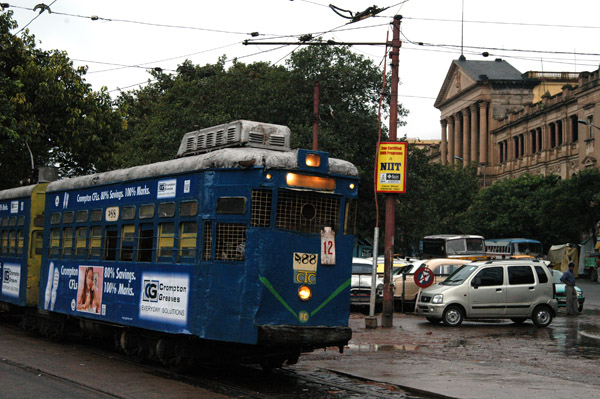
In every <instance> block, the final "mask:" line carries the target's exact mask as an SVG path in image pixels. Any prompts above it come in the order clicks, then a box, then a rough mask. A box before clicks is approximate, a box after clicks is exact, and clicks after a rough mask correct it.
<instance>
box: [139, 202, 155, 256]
mask: <svg viewBox="0 0 600 399" xmlns="http://www.w3.org/2000/svg"><path fill="white" fill-rule="evenodd" d="M140 212H141V208H140ZM152 213H153V214H154V208H152ZM153 253H154V225H152V224H141V225H140V239H139V242H138V256H137V260H138V262H152V259H153V258H154V256H153V255H154V254H153Z"/></svg>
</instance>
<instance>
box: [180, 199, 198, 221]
mask: <svg viewBox="0 0 600 399" xmlns="http://www.w3.org/2000/svg"><path fill="white" fill-rule="evenodd" d="M197 214H198V201H196V200H193V201H181V203H180V204H179V216H182V217H183V216H196V215H197Z"/></svg>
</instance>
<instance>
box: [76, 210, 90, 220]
mask: <svg viewBox="0 0 600 399" xmlns="http://www.w3.org/2000/svg"><path fill="white" fill-rule="evenodd" d="M87 219H88V211H86V210H83V211H77V214H76V215H75V221H76V222H77V223H85V222H87Z"/></svg>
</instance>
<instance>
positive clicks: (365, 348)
mask: <svg viewBox="0 0 600 399" xmlns="http://www.w3.org/2000/svg"><path fill="white" fill-rule="evenodd" d="M426 346H427V345H411V344H404V345H390V344H358V345H357V344H350V345H348V348H347V349H348V350H350V351H353V352H370V353H373V352H416V351H417V350H418V349H419V348H424V347H426Z"/></svg>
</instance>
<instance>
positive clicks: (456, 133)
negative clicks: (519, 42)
mask: <svg viewBox="0 0 600 399" xmlns="http://www.w3.org/2000/svg"><path fill="white" fill-rule="evenodd" d="M435 107H436V108H438V109H439V110H440V111H441V120H440V123H441V142H440V146H439V151H438V152H437V154H431V155H432V161H433V162H441V163H442V164H444V165H451V164H454V165H468V164H470V163H474V164H475V165H476V166H477V167H478V171H479V175H480V176H481V177H482V182H483V184H484V186H485V185H489V184H491V183H492V182H493V181H495V180H498V179H504V178H511V177H517V176H519V175H521V174H523V173H529V174H541V175H550V174H556V175H559V176H560V177H562V178H568V177H570V176H571V175H573V174H574V173H576V172H578V171H580V170H582V169H583V168H588V167H600V165H598V164H597V160H598V159H600V127H597V124H594V121H600V77H599V71H594V72H591V73H590V72H581V73H568V72H558V73H557V72H527V73H521V72H519V71H518V70H517V69H515V68H514V67H513V66H512V65H510V64H509V63H508V62H506V61H504V60H501V59H496V60H494V61H469V60H467V59H465V57H464V56H461V57H460V58H459V59H458V60H455V61H453V62H452V64H451V66H450V69H449V71H448V73H447V75H446V78H445V80H444V83H443V85H442V88H441V90H440V93H439V95H438V97H437V99H436V101H435ZM595 137H598V142H597V143H596V142H595Z"/></svg>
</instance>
